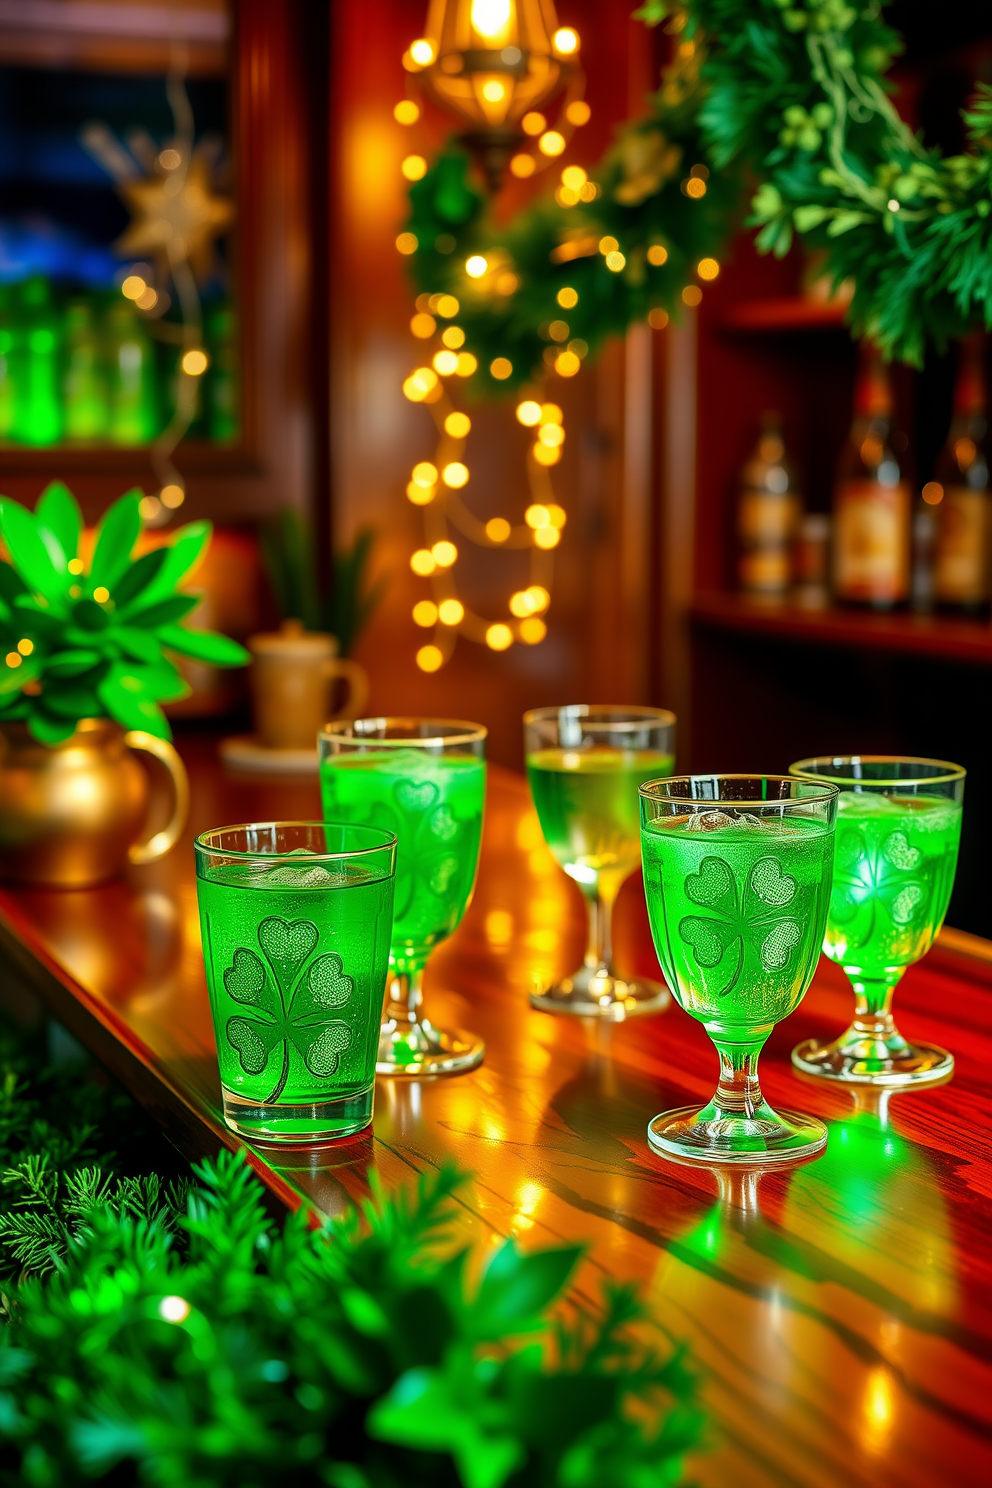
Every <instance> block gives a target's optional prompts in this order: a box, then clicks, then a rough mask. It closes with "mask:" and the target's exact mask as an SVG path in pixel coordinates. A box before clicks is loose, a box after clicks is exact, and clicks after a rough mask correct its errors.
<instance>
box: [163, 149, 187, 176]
mask: <svg viewBox="0 0 992 1488" xmlns="http://www.w3.org/2000/svg"><path fill="white" fill-rule="evenodd" d="M158 163H159V165H160V166H161V167H162V169H163V170H166V171H174V170H178V169H179V167H180V166H181V165H182V163H183V157H182V156H181V155H180V153H179V151H178V150H163V151H162V152H161V154H160V155H159V157H158Z"/></svg>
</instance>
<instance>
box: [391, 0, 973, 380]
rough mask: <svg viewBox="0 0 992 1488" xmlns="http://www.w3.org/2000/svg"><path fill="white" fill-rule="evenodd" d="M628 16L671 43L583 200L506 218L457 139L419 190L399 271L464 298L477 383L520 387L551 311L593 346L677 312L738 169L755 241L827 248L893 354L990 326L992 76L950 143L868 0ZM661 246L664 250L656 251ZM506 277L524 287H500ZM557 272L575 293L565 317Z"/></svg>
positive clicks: (541, 349) (723, 222) (859, 321)
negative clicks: (910, 87) (692, 175)
mask: <svg viewBox="0 0 992 1488" xmlns="http://www.w3.org/2000/svg"><path fill="white" fill-rule="evenodd" d="M635 15H636V16H637V17H638V18H639V19H641V20H643V21H644V22H645V23H646V24H647V25H658V24H660V23H661V22H667V24H668V26H669V29H671V30H672V31H674V32H675V33H676V34H677V35H678V36H679V46H678V49H677V60H676V63H675V65H674V66H673V67H672V68H671V69H670V71H669V73H668V74H667V76H666V77H665V78H664V79H663V81H662V86H661V88H660V89H659V91H658V93H657V94H656V95H655V96H654V98H653V99H652V100H651V107H650V110H649V113H648V114H647V115H646V116H645V117H643V118H639V119H637V120H635V121H633V122H631V123H629V124H627V125H625V126H624V127H623V128H622V129H621V131H620V133H619V136H618V139H617V141H616V143H615V144H614V145H613V146H612V147H611V149H610V150H609V151H608V152H607V154H606V155H605V156H604V158H603V159H602V160H601V161H600V162H599V164H598V165H596V166H594V167H593V168H592V171H591V177H592V180H593V181H594V182H595V184H596V186H597V187H598V195H597V196H596V199H595V200H594V201H592V202H590V203H588V204H578V205H574V206H572V207H566V206H564V205H562V206H558V205H556V204H555V203H553V202H550V201H548V200H546V199H541V200H538V201H537V202H536V203H535V204H534V205H532V206H531V207H529V208H527V209H526V210H524V211H523V212H520V213H517V214H516V215H515V216H514V217H513V218H511V219H510V220H509V221H501V222H497V221H496V220H495V219H494V218H493V217H492V216H491V215H490V213H489V211H488V208H487V204H486V202H485V199H484V198H483V196H482V195H481V194H480V193H479V192H478V191H476V190H475V188H474V187H473V185H472V184H471V179H470V174H469V164H468V160H467V157H466V156H465V155H464V154H462V153H461V152H460V151H458V150H453V149H451V148H450V147H449V148H448V149H447V150H446V151H445V152H444V153H443V154H442V155H441V156H440V157H439V158H438V159H437V160H436V161H435V162H434V164H433V165H432V167H431V169H430V170H429V171H428V172H427V174H426V175H425V176H424V177H423V179H422V180H421V181H419V182H417V183H416V184H415V185H413V186H412V187H411V188H410V206H411V215H410V220H409V223H408V230H409V231H410V232H412V233H413V234H414V236H415V237H416V239H417V248H416V251H415V252H414V253H413V254H412V255H411V256H410V257H409V258H408V260H407V263H408V267H409V270H410V274H411V277H412V279H413V281H414V284H415V286H416V288H417V290H418V291H420V292H422V293H426V294H428V295H433V294H441V293H447V294H453V295H454V296H455V297H456V298H457V300H458V301H459V311H458V323H459V325H460V326H462V327H463V329H464V330H465V332H466V338H467V339H466V347H467V349H468V350H470V351H472V352H473V353H474V354H475V355H476V356H477V357H478V359H479V363H480V366H479V372H478V373H477V374H476V376H475V377H474V378H473V380H472V384H471V386H473V387H475V388H476V389H477V390H478V391H480V392H482V391H485V392H489V393H491V392H494V391H499V390H500V389H503V390H506V389H512V388H516V387H518V386H519V385H520V383H521V382H523V381H524V380H526V379H527V378H528V377H530V376H532V375H533V373H534V371H535V369H538V370H540V369H541V363H542V360H543V361H544V362H553V360H554V356H555V354H556V349H557V348H556V345H555V343H554V341H553V338H551V333H550V327H551V325H552V323H553V322H555V321H556V320H557V321H559V322H560V323H563V324H566V325H567V332H568V338H569V344H570V345H571V344H572V341H573V340H574V339H575V338H578V340H579V341H580V343H582V344H584V345H585V346H586V347H588V350H589V352H590V353H594V352H595V351H596V349H597V348H598V346H599V345H600V344H601V342H602V340H603V339H604V337H605V336H607V335H609V334H610V333H614V332H621V331H623V330H625V329H626V327H627V326H628V325H630V324H631V323H632V322H634V321H636V320H639V319H641V318H643V316H644V315H645V314H646V313H647V312H648V311H649V310H650V309H652V308H655V307H658V308H663V309H665V310H666V311H668V312H669V313H670V314H672V315H673V316H674V315H677V313H678V312H679V310H680V308H681V301H680V295H681V291H682V289H683V287H684V286H685V285H686V284H688V283H690V282H691V281H692V279H693V275H694V271H695V268H696V265H697V264H698V262H699V260H700V259H701V258H703V257H708V256H715V255H718V254H719V252H720V250H721V248H722V246H723V244H724V242H725V241H726V240H727V239H728V238H729V237H730V236H731V235H732V233H733V231H734V230H735V227H736V223H737V218H738V214H739V213H740V211H741V207H742V205H743V190H744V182H745V181H748V180H750V181H751V182H752V183H753V186H752V190H753V197H752V202H751V209H752V211H751V217H750V219H749V221H750V225H751V226H753V227H754V228H755V229H756V230H757V236H756V242H757V246H758V248H759V249H760V250H761V251H762V252H770V253H775V254H778V255H784V254H785V253H786V252H788V250H789V247H790V246H791V244H792V242H793V241H794V238H795V235H796V234H798V235H799V236H800V237H802V238H803V239H805V240H806V241H808V243H809V244H810V246H811V247H813V248H816V249H820V250H822V251H823V252H824V253H825V255H826V261H827V271H828V273H829V275H830V276H831V278H832V281H833V283H834V285H835V286H836V285H839V284H840V283H841V282H843V281H845V280H851V281H853V283H854V286H855V289H854V297H853V301H852V304H851V309H850V316H849V318H850V321H851V325H852V329H853V330H854V332H855V333H856V334H857V335H867V336H870V337H872V338H873V339H874V340H875V341H876V342H877V343H878V345H879V346H880V347H881V349H882V351H883V352H884V353H885V354H886V355H889V356H895V357H899V358H901V359H903V360H905V361H908V362H911V363H913V364H915V365H919V364H920V362H921V361H922V356H923V349H924V346H925V344H926V342H927V340H928V339H932V340H933V341H935V342H936V343H937V345H938V346H943V345H944V344H945V343H946V341H947V340H948V338H949V337H952V336H960V335H963V334H964V333H965V332H966V331H967V330H968V329H970V328H971V327H973V326H975V325H979V324H982V325H985V326H986V327H992V88H990V87H989V86H988V85H987V84H982V85H979V88H978V90H977V93H976V97H975V99H974V101H973V102H972V104H971V106H970V108H969V109H968V110H967V111H966V112H965V115H964V119H965V124H966V126H967V128H968V132H969V148H968V151H967V153H965V154H963V155H957V156H951V157H944V156H942V155H941V154H940V152H939V151H936V150H928V149H926V148H925V147H924V146H923V145H922V144H921V143H920V141H919V139H918V138H917V137H916V135H914V133H913V132H912V130H911V129H909V128H908V126H907V125H905V124H904V123H903V122H902V121H901V120H900V118H899V116H898V114H897V113H896V111H895V109H894V108H893V106H892V103H891V101H890V99H889V96H888V88H887V84H886V80H885V74H886V71H887V69H888V67H889V66H890V64H891V61H892V59H893V57H894V56H895V55H896V54H897V52H898V51H899V48H900V39H899V37H898V35H897V34H896V33H895V32H894V31H893V30H892V29H891V28H890V27H888V26H887V25H886V24H885V22H884V21H883V20H882V18H881V7H880V6H878V5H877V4H871V5H862V4H853V3H852V4H848V3H847V0H685V3H673V0H647V3H645V4H643V5H642V6H641V7H640V9H638V10H637V11H635ZM694 163H695V164H705V166H706V167H707V168H708V170H709V177H708V179H707V180H706V191H705V194H704V195H703V196H701V197H699V198H697V199H693V198H692V197H687V196H686V195H685V191H684V188H685V185H686V177H687V176H688V173H689V172H690V170H691V168H692V166H693V164H694ZM604 237H612V238H615V239H616V240H617V243H618V244H619V249H620V252H621V253H622V255H623V257H624V260H625V263H624V265H623V266H622V268H620V269H619V271H617V272H611V267H610V264H609V263H608V261H607V260H606V258H605V257H604V255H603V254H602V253H600V252H598V251H597V248H596V245H597V243H599V242H601V241H602V239H603V238H604ZM583 245H584V246H583ZM658 245H660V246H661V247H664V249H665V250H666V253H667V257H666V259H665V261H664V263H663V264H654V263H652V262H651V259H650V257H649V256H648V250H649V249H650V248H652V247H656V246H658ZM573 250H574V257H573V256H569V255H571V254H572V253H573ZM470 254H480V255H482V256H483V257H484V258H486V260H487V262H488V263H489V265H490V271H489V272H488V273H486V274H485V275H484V276H482V278H480V279H477V280H472V279H469V278H468V276H467V275H466V273H465V261H466V258H467V257H468V256H469V255H470ZM563 255H565V256H564V258H563ZM507 274H511V275H512V276H513V279H514V280H516V283H517V287H516V288H515V289H513V290H512V291H510V292H506V293H501V292H500V282H501V277H502V281H503V284H504V286H505V284H506V283H507V280H506V275H507ZM564 286H568V287H570V288H573V289H575V290H576V291H577V292H578V295H579V299H578V303H577V304H576V305H575V306H574V307H572V308H570V309H567V310H566V311H564V314H563V312H562V310H561V309H560V308H559V306H558V302H557V294H558V291H559V290H560V289H561V288H563V287H564ZM549 339H551V341H552V344H551V345H550V346H549V344H548V340H549ZM496 357H505V358H508V359H509V360H510V362H511V363H512V366H513V372H512V375H511V376H510V377H509V378H508V379H506V380H496V379H494V378H493V376H492V375H491V372H490V370H489V369H490V364H491V362H492V360H493V359H494V358H496Z"/></svg>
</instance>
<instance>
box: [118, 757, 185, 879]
mask: <svg viewBox="0 0 992 1488" xmlns="http://www.w3.org/2000/svg"><path fill="white" fill-rule="evenodd" d="M124 743H125V744H126V745H127V746H128V748H129V749H143V750H144V751H145V753H146V754H151V755H154V757H155V758H156V759H157V760H158V761H159V763H160V764H163V765H164V766H165V768H166V770H167V771H168V773H169V779H170V780H171V782H172V795H173V802H172V815H171V816H170V817H169V820H168V822H167V823H166V824H165V826H164V827H163V828H162V830H161V831H160V832H153V833H152V835H151V837H149V838H148V840H147V841H146V842H135V843H134V844H133V846H132V847H130V848H129V849H128V859H129V860H130V862H132V863H154V862H155V860H156V858H161V857H164V856H165V854H166V853H167V852H168V851H169V849H170V848H172V847H175V845H176V843H177V842H178V840H179V838H180V837H181V836H182V833H183V828H184V827H185V825H186V818H187V816H188V815H189V776H188V775H187V774H186V766H185V765H184V764H183V762H182V760H181V759H180V758H179V755H178V754H177V753H176V751H175V749H174V748H173V747H172V745H171V744H170V743H169V742H168V740H166V739H159V738H157V737H156V735H155V734H147V733H146V732H145V730H144V729H131V731H130V733H127V734H125V735H124Z"/></svg>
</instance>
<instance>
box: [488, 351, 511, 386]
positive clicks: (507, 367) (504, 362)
mask: <svg viewBox="0 0 992 1488" xmlns="http://www.w3.org/2000/svg"><path fill="white" fill-rule="evenodd" d="M489 371H490V372H491V373H492V375H493V377H495V379H496V381H497V382H505V381H506V379H507V378H508V377H509V376H510V375H511V374H512V372H513V363H512V362H511V361H510V360H509V358H507V357H493V359H492V361H491V362H490V363H489Z"/></svg>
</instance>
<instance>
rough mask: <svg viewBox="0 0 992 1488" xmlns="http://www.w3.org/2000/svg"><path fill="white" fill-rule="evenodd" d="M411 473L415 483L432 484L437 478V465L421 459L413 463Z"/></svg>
mask: <svg viewBox="0 0 992 1488" xmlns="http://www.w3.org/2000/svg"><path fill="white" fill-rule="evenodd" d="M411 474H412V476H413V479H414V482H415V484H416V485H418V486H433V485H434V483H435V481H436V480H437V466H436V465H432V464H431V462H430V460H421V461H420V462H419V463H418V464H417V465H414V467H413V470H412V471H411Z"/></svg>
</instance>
